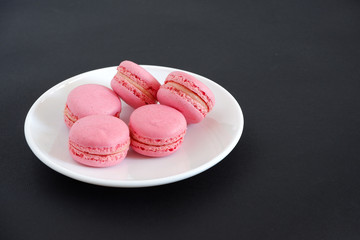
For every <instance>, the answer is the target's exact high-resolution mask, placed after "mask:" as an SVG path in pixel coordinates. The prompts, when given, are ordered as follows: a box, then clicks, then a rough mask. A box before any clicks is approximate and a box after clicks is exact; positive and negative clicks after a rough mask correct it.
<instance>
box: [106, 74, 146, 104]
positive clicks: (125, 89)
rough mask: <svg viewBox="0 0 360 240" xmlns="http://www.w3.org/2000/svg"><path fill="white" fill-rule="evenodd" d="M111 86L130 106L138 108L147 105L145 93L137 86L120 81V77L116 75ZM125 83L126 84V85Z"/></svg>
mask: <svg viewBox="0 0 360 240" xmlns="http://www.w3.org/2000/svg"><path fill="white" fill-rule="evenodd" d="M110 84H111V88H112V89H113V90H114V91H115V92H116V93H117V94H118V95H119V96H120V97H121V99H122V100H123V101H124V102H126V103H127V104H128V105H129V106H131V107H133V108H138V107H141V106H144V105H146V104H147V103H146V101H145V98H146V96H145V94H144V93H142V92H141V91H140V90H139V89H137V88H136V87H134V86H132V85H130V84H126V83H125V84H124V83H123V82H120V80H119V78H118V77H117V76H115V77H114V78H113V79H112V80H111V83H110ZM124 85H125V86H124Z"/></svg>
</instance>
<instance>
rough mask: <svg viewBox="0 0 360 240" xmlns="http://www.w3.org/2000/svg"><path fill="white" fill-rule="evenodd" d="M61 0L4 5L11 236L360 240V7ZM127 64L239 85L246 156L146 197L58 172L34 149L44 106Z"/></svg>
mask: <svg viewBox="0 0 360 240" xmlns="http://www.w3.org/2000/svg"><path fill="white" fill-rule="evenodd" d="M59 2H61V3H56V2H55V1H54V3H52V2H50V1H43V2H42V3H35V2H30V1H27V2H25V1H24V2H20V1H1V2H0V57H1V58H0V61H1V62H0V63H1V64H0V73H1V84H2V85H1V90H2V91H1V92H2V94H1V103H2V104H1V113H2V118H1V143H2V148H1V160H0V173H1V175H0V176H1V177H0V179H1V180H0V239H4V240H5V239H342V240H343V239H360V230H359V229H360V228H359V226H360V174H359V172H360V161H359V155H360V148H359V143H360V133H359V125H360V114H359V107H360V104H359V103H360V97H359V90H360V47H359V44H360V3H359V1H354V0H345V1H285V0H284V1H250V0H249V1H178V2H176V3H175V2H170V1H130V0H129V1H99V2H94V1H59ZM125 59H130V60H133V61H135V62H137V63H139V64H148V65H160V66H169V67H174V68H180V69H184V70H188V71H191V72H195V73H198V74H200V75H203V76H206V77H208V78H210V79H212V80H214V81H215V82H217V83H219V84H220V85H222V86H223V87H224V88H226V89H227V90H228V91H229V92H230V93H231V94H232V95H233V96H234V97H235V98H236V99H237V101H238V102H239V104H240V105H241V107H242V109H243V112H244V117H245V128H244V133H243V135H242V137H241V140H240V142H239V143H238V145H237V146H236V147H235V149H234V150H233V151H232V152H231V153H230V154H229V155H228V156H227V157H226V158H225V159H224V160H223V161H222V162H220V163H219V164H217V165H216V166H215V167H213V168H211V169H209V170H208V171H206V172H204V173H202V174H200V175H197V176H195V177H193V178H190V179H187V180H184V181H181V182H177V183H173V184H168V185H164V186H158V187H150V188H140V189H116V188H105V187H99V186H94V185H90V184H86V183H82V182H78V181H75V180H73V179H70V178H68V177H65V176H63V175H61V174H59V173H57V172H55V171H53V170H51V169H50V168H48V167H46V166H45V165H44V164H43V163H42V162H41V161H39V160H38V159H37V158H36V157H35V155H34V154H33V153H32V152H31V150H30V148H29V147H28V146H27V144H26V142H25V138H24V133H23V125H24V121H25V116H26V113H27V111H28V110H29V108H30V107H31V105H32V103H33V102H34V101H35V100H36V99H37V98H38V97H39V96H40V95H41V94H42V93H43V92H45V91H46V90H47V89H49V88H50V87H52V86H53V85H55V84H57V83H59V82H61V81H63V80H65V79H67V78H69V77H71V76H74V75H77V74H79V73H82V72H86V71H89V70H92V69H98V68H102V67H107V66H114V65H117V64H119V63H120V62H121V61H122V60H125Z"/></svg>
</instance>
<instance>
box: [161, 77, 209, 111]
mask: <svg viewBox="0 0 360 240" xmlns="http://www.w3.org/2000/svg"><path fill="white" fill-rule="evenodd" d="M168 82H175V83H178V84H180V85H182V86H184V87H186V88H187V89H189V90H191V91H192V92H194V93H195V94H196V95H197V96H199V97H200V98H201V99H202V100H203V101H204V102H205V103H206V105H207V107H208V112H210V111H211V110H212V108H213V107H214V105H215V97H214V94H213V93H212V91H211V90H210V89H209V88H208V87H207V86H206V85H205V84H204V83H202V82H201V81H200V80H198V79H196V78H195V77H194V76H192V75H190V74H187V73H184V72H181V71H174V72H171V73H169V75H168V76H167V77H166V79H165V82H164V85H166V84H167V83H168ZM164 85H163V86H164Z"/></svg>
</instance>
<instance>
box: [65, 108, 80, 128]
mask: <svg viewBox="0 0 360 240" xmlns="http://www.w3.org/2000/svg"><path fill="white" fill-rule="evenodd" d="M64 118H65V121H66V122H67V123H68V124H69V126H72V125H73V124H74V123H75V122H76V121H77V120H78V117H77V116H75V115H74V114H73V113H72V112H71V111H70V109H69V107H68V105H67V104H66V106H65V109H64Z"/></svg>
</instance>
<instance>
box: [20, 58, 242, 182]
mask: <svg viewBox="0 0 360 240" xmlns="http://www.w3.org/2000/svg"><path fill="white" fill-rule="evenodd" d="M140 66H142V67H144V68H145V69H147V68H153V69H163V70H167V71H168V70H171V71H183V72H187V73H190V74H193V75H195V76H200V77H202V78H205V79H207V80H209V81H211V82H212V83H213V84H215V85H216V87H218V88H221V89H222V90H223V91H224V92H225V93H226V94H227V95H228V96H229V97H230V98H231V99H232V100H233V101H234V102H235V103H236V108H237V111H236V112H237V115H238V117H239V118H240V119H242V121H241V124H240V125H239V128H238V130H237V132H236V133H235V134H236V135H235V136H236V138H234V140H233V141H232V142H231V144H229V145H227V146H226V148H225V149H224V150H223V151H222V152H221V154H219V155H217V156H216V157H214V158H211V159H209V160H208V161H207V162H206V163H204V164H202V165H200V166H198V167H196V168H194V169H191V170H188V171H186V172H182V173H179V174H175V175H170V176H167V177H162V178H156V179H147V180H112V179H98V178H95V177H90V176H86V175H82V174H79V173H76V172H74V171H72V170H70V169H68V168H66V167H64V166H61V165H58V164H56V163H54V162H53V161H50V160H47V157H46V156H45V155H44V153H43V152H42V151H41V150H40V149H39V148H38V147H37V146H36V144H35V141H34V140H33V138H32V136H31V132H30V116H31V115H33V112H34V111H35V107H36V106H37V105H38V104H39V103H40V102H41V101H43V100H44V98H45V97H46V96H48V95H51V94H52V93H53V92H55V91H57V89H58V88H59V87H62V86H64V85H65V84H66V83H68V84H70V83H71V82H73V81H76V80H78V79H79V78H81V77H82V76H83V75H87V74H91V72H95V71H105V70H112V69H113V68H116V67H117V66H111V67H104V68H99V69H94V70H90V71H87V72H83V73H80V74H77V75H75V76H73V77H70V78H67V79H65V80H63V81H61V82H59V83H57V84H56V85H54V86H52V87H51V88H49V89H48V90H47V91H45V92H44V93H43V94H41V95H40V96H39V97H38V98H37V99H36V101H35V102H34V103H33V104H32V105H31V107H30V109H29V111H28V113H27V114H26V117H25V123H24V134H25V139H26V142H27V144H28V146H29V147H30V149H31V151H32V152H33V153H34V154H35V156H36V157H37V158H38V159H39V160H40V161H41V162H43V163H44V164H45V165H46V166H48V167H49V168H51V169H52V170H54V171H56V172H58V173H61V174H62V175H65V176H67V177H70V178H73V179H75V180H78V181H81V182H85V183H89V184H94V185H98V186H106V187H118V188H140V187H151V186H159V185H164V184H169V183H173V182H178V181H181V180H184V179H187V178H190V177H193V176H195V175H198V174H200V173H202V172H204V171H206V170H208V169H210V168H211V167H213V166H215V165H216V164H217V163H219V162H221V161H222V160H223V159H224V158H225V157H226V156H227V155H228V154H229V153H230V152H231V151H232V150H233V149H234V148H235V146H236V145H237V143H238V142H239V140H240V138H241V136H242V133H243V129H244V115H243V112H242V109H241V107H240V104H239V103H238V102H237V100H236V99H235V98H234V96H233V95H232V94H231V93H230V92H229V91H227V90H226V89H225V88H224V87H222V86H221V85H220V84H218V83H216V82H214V81H212V80H211V79H209V78H207V77H204V76H201V75H199V74H196V73H193V72H189V71H186V70H181V69H177V68H173V67H165V66H156V65H140Z"/></svg>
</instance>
